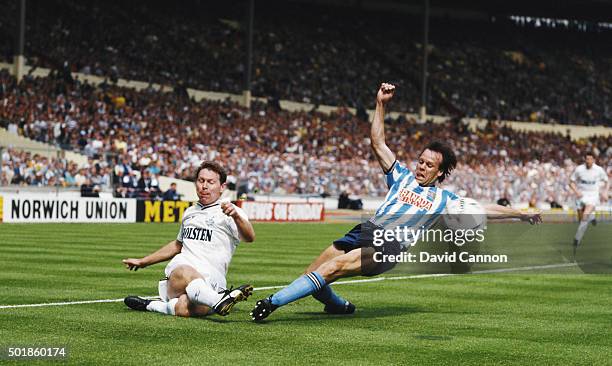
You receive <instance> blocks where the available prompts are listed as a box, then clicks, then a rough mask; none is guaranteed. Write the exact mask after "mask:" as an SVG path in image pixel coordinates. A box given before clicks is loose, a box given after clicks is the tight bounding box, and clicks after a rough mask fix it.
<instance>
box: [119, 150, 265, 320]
mask: <svg viewBox="0 0 612 366" xmlns="http://www.w3.org/2000/svg"><path fill="white" fill-rule="evenodd" d="M195 176H196V182H195V185H196V193H197V195H198V198H199V201H198V202H197V203H196V204H195V205H193V206H191V207H189V208H188V209H187V210H185V213H184V214H183V219H182V222H181V227H180V229H179V233H178V236H177V238H176V240H173V241H171V242H170V243H168V244H166V245H165V246H164V247H162V248H161V249H159V250H157V251H156V252H154V253H152V254H150V255H148V256H146V257H143V258H127V259H124V260H123V263H124V264H125V266H126V267H127V268H128V269H130V270H138V269H139V268H144V267H147V266H150V265H152V264H155V263H159V262H163V261H166V260H169V259H170V262H169V263H168V265H167V266H166V269H165V274H166V279H164V280H162V281H160V286H159V296H160V298H161V300H148V299H144V298H141V297H138V296H128V297H126V298H125V300H124V302H125V304H126V305H127V306H128V307H130V308H132V309H134V310H142V311H154V312H158V313H163V314H169V315H177V316H184V317H190V316H204V315H208V314H212V313H216V314H219V315H223V316H225V315H227V314H229V312H230V311H231V309H232V308H233V306H234V305H235V304H236V303H237V302H239V301H243V300H246V299H247V297H249V296H250V295H251V293H252V291H253V287H252V286H251V285H242V286H240V287H238V288H236V289H233V288H230V289H226V281H225V275H226V273H227V269H228V267H229V263H230V261H231V259H232V255H233V254H234V251H235V250H236V247H237V246H238V243H240V241H241V240H242V241H245V242H252V241H254V240H255V231H254V230H253V226H252V225H251V223H250V222H249V220H248V218H247V216H246V214H245V213H244V211H242V209H240V208H239V207H236V206H234V205H233V204H232V203H230V202H221V200H220V197H221V193H222V192H223V189H224V188H225V181H226V178H227V174H226V172H225V170H224V169H223V168H222V167H221V166H220V165H219V164H217V163H215V162H211V161H205V162H203V163H202V164H201V165H200V166H199V168H198V169H197V172H196V175H195Z"/></svg>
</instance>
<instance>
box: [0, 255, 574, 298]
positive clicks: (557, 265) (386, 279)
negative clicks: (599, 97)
mask: <svg viewBox="0 0 612 366" xmlns="http://www.w3.org/2000/svg"><path fill="white" fill-rule="evenodd" d="M577 265H578V263H558V264H547V265H542V266H528V267H515V268H500V269H488V270H482V271H474V272H471V273H466V274H487V273H504V272H518V271H533V270H536V269H551V268H562V267H574V266H577ZM448 276H458V274H454V273H430V274H420V275H410V276H393V277H376V278H367V279H361V280H349V281H338V282H334V283H333V284H332V286H337V285H351V284H355V283H367V282H380V281H397V280H408V279H418V278H433V277H448ZM286 286H287V285H279V286H267V287H255V288H254V289H253V291H263V290H276V289H281V288H284V287H286ZM145 298H151V299H152V298H155V296H147V297H145ZM121 301H123V299H103V300H84V301H67V302H47V303H40V304H19V305H0V309H17V308H39V307H45V306H65V305H82V304H99V303H109V302H121Z"/></svg>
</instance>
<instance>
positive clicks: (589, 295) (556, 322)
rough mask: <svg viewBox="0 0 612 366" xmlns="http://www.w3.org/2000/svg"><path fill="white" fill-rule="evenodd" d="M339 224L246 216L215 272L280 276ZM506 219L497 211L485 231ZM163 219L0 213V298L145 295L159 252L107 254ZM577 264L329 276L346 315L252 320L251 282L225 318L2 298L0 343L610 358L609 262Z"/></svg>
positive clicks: (148, 360) (377, 360)
mask: <svg viewBox="0 0 612 366" xmlns="http://www.w3.org/2000/svg"><path fill="white" fill-rule="evenodd" d="M350 227H351V225H350V224H256V226H255V229H256V232H257V241H256V242H255V243H253V244H243V245H241V246H240V247H239V248H238V250H237V251H236V254H235V256H234V260H233V262H232V265H231V267H230V270H229V274H228V283H230V284H241V283H245V282H248V283H252V284H254V285H255V286H256V287H263V286H273V285H283V284H287V283H289V282H290V281H292V280H293V279H294V278H295V277H296V276H298V275H299V274H300V273H301V271H302V270H303V269H304V268H305V266H306V265H307V264H308V263H309V262H310V261H311V260H312V259H313V258H314V257H315V256H316V255H317V254H318V253H319V252H320V251H321V250H322V249H323V248H325V247H326V246H327V245H329V243H330V242H331V241H332V240H333V239H335V238H338V237H340V236H341V235H342V234H344V232H346V231H347V230H348V229H350ZM493 227H494V228H495V226H493ZM516 227H518V226H516V225H514V226H512V224H498V226H497V227H496V228H497V229H495V230H497V232H498V233H505V232H508V233H512V232H515V229H514V228H516ZM575 228H576V226H575V224H544V225H541V226H539V227H537V228H530V229H528V230H527V229H525V230H524V232H523V235H525V236H526V237H528V238H533V239H530V240H522V242H526V243H527V244H526V245H529V246H530V247H532V248H533V247H538V246H540V247H542V248H545V250H550V251H551V253H553V252H555V253H558V257H559V258H562V257H564V256H566V255H565V254H567V253H565V252H564V251H565V250H566V249H569V243H571V238H572V236H573V233H574V231H575ZM177 229H178V225H171V224H125V225H106V224H97V225H86V224H57V225H56V224H30V225H16V224H15V225H9V224H3V225H0V305H11V304H33V303H46V302H61V301H79V300H94V299H116V298H122V297H124V296H126V295H128V294H138V295H147V296H152V295H156V292H157V287H156V286H157V280H158V279H159V278H160V277H162V271H163V268H164V264H158V265H155V266H153V267H150V268H147V269H144V270H139V271H138V272H130V271H127V270H126V269H125V268H124V267H123V266H122V264H121V259H122V258H124V257H128V256H141V255H145V254H148V253H149V252H151V251H153V250H155V249H157V248H158V247H159V246H160V245H162V244H164V243H165V242H167V241H169V240H171V239H173V238H174V237H175V236H176V231H177ZM521 230H523V229H521ZM609 233H610V225H606V224H602V225H598V226H597V227H592V228H589V231H588V232H587V237H586V238H585V240H586V239H588V238H589V237H591V238H592V237H596V236H597V235H599V236H600V237H601V236H602V235H604V236H605V235H608V234H609ZM550 238H553V240H552V241H550V242H546V243H542V242H543V241H546V240H549V239H550ZM607 238H608V239H605V240H607V241H612V240H609V238H610V236H607ZM551 243H552V244H551ZM554 243H557V244H554ZM555 245H558V247H555ZM559 258H554V259H551V262H558V261H559ZM579 272H580V270H579V269H578V268H574V267H567V268H559V269H556V270H554V271H540V272H539V273H538V272H535V271H521V272H511V273H500V274H471V275H460V276H449V277H437V278H431V277H430V278H418V279H407V280H396V281H378V282H368V283H354V284H346V285H338V286H337V287H335V288H336V291H338V293H339V294H341V295H342V296H344V297H346V298H347V299H350V300H351V301H352V302H353V303H355V304H356V305H357V311H356V313H355V314H354V315H351V316H330V315H325V314H323V313H322V305H320V304H319V303H318V302H316V301H315V300H314V299H312V298H307V299H303V300H300V301H298V302H296V303H293V304H290V305H288V306H286V307H284V308H281V309H279V310H278V311H276V312H275V313H274V314H272V316H271V317H270V318H268V321H266V322H265V323H263V324H255V323H252V322H251V321H250V318H249V315H248V313H249V311H250V310H251V308H252V306H253V305H254V303H255V300H256V299H258V298H262V297H265V296H267V295H269V293H270V291H256V292H255V294H254V296H253V297H252V298H251V299H249V301H248V302H244V303H240V304H238V305H237V306H236V308H235V309H234V312H233V313H232V314H230V316H228V317H219V316H212V317H209V318H205V319H184V318H177V317H171V316H163V315H160V314H154V313H141V312H135V311H131V310H129V309H127V308H126V307H125V306H124V305H123V303H121V302H114V303H99V304H85V305H68V306H53V307H37V308H17V309H6V308H5V309H0V348H1V347H6V346H15V345H19V346H26V345H47V346H50V345H66V346H68V349H69V358H68V360H67V361H68V362H69V363H71V364H79V365H87V364H89V365H106V364H124V365H131V364H133V365H152V364H155V365H206V364H217V363H218V364H222V365H225V364H247V365H250V364H268V365H269V364H337V365H356V364H357V365H359V364H377V365H382V364H418V365H423V364H432V365H456V364H477V365H491V364H499V365H506V364H516V365H524V364H531V365H533V364H541V365H554V364H561V365H570V364H582V365H602V364H612V342H611V340H612V326H611V325H612V290H611V289H612V275H610V274H581V273H579ZM392 275H393V274H385V276H392ZM48 362H49V361H35V363H40V364H46V363H48ZM7 363H11V362H9V361H6V360H0V364H7ZM28 363H31V361H28ZM14 364H24V362H23V361H15V362H14Z"/></svg>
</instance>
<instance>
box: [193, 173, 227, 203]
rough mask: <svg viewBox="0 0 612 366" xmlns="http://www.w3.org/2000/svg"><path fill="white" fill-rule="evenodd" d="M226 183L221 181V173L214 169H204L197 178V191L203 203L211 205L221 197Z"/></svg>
mask: <svg viewBox="0 0 612 366" xmlns="http://www.w3.org/2000/svg"><path fill="white" fill-rule="evenodd" d="M224 188H225V183H223V184H221V182H220V181H219V174H218V173H216V172H213V171H212V170H208V169H202V170H200V173H199V174H198V179H197V180H196V193H197V195H198V198H199V199H200V203H201V204H203V205H209V204H211V203H213V202H215V201H217V200H218V199H219V197H221V193H222V192H223V189H224Z"/></svg>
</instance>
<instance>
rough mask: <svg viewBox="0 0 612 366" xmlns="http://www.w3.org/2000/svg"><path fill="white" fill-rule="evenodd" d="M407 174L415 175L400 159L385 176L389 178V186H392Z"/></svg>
mask: <svg viewBox="0 0 612 366" xmlns="http://www.w3.org/2000/svg"><path fill="white" fill-rule="evenodd" d="M406 176H409V177H414V175H413V174H412V172H411V171H410V169H408V168H406V166H405V165H404V164H402V163H400V162H399V161H397V160H396V161H395V162H393V165H392V166H391V169H389V172H387V173H386V174H385V178H386V180H387V187H389V188H391V186H393V185H394V184H395V183H397V182H398V181H400V180H402V179H403V178H405V177H406Z"/></svg>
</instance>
